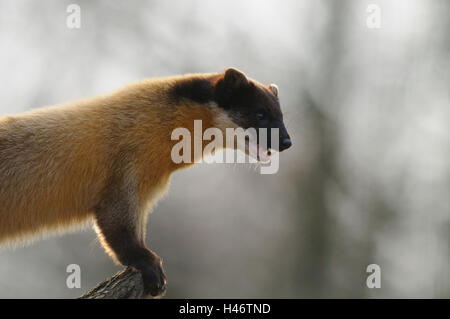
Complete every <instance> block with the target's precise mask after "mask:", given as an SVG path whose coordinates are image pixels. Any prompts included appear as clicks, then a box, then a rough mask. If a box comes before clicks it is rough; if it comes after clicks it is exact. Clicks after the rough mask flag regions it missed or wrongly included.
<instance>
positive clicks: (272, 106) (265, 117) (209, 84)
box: [175, 68, 292, 160]
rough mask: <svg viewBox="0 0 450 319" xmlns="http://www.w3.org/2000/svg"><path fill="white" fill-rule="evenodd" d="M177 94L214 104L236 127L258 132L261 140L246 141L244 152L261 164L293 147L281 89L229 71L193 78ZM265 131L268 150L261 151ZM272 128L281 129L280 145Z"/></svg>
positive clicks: (182, 82) (183, 83)
mask: <svg viewBox="0 0 450 319" xmlns="http://www.w3.org/2000/svg"><path fill="white" fill-rule="evenodd" d="M175 93H176V95H177V96H179V97H184V98H189V99H191V100H193V101H195V102H197V103H210V102H213V103H214V104H216V105H217V106H218V108H219V110H220V113H222V115H224V116H225V117H226V118H228V119H229V120H230V121H231V122H233V124H234V125H233V126H234V127H241V128H243V129H249V128H255V129H256V132H257V136H256V138H255V139H251V138H250V139H249V138H247V139H246V143H245V144H246V145H245V150H244V151H245V152H246V153H247V154H250V155H251V156H253V157H255V158H257V159H258V160H267V159H268V156H270V153H271V150H277V151H283V150H285V149H288V148H289V147H291V145H292V142H291V138H290V136H289V134H288V132H287V130H286V127H285V125H284V122H283V114H282V112H281V109H280V103H279V99H278V87H277V86H276V85H275V84H269V85H268V86H265V85H263V84H261V83H259V82H257V81H254V80H252V79H250V78H248V77H247V76H246V75H245V74H244V73H242V72H241V71H239V70H237V69H234V68H229V69H227V70H226V71H225V72H223V73H220V74H214V75H211V76H206V77H205V76H200V77H196V76H193V77H191V78H189V79H186V80H185V81H180V82H178V84H177V85H176V86H175ZM261 128H265V129H267V146H265V147H263V146H262V145H261V147H260V142H261V136H260V130H259V129H261ZM272 128H277V129H278V132H279V134H278V135H279V136H278V143H275V142H274V140H273V138H274V137H273V136H272V134H271V131H272V130H271V129H272ZM277 144H278V145H277ZM266 148H267V149H266Z"/></svg>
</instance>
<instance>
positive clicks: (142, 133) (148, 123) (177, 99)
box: [107, 74, 235, 172]
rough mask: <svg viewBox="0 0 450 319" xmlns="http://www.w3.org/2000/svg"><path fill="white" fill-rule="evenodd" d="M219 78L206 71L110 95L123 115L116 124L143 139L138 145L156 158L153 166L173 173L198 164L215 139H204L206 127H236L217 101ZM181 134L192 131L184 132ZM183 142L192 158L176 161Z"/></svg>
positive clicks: (132, 85)
mask: <svg viewBox="0 0 450 319" xmlns="http://www.w3.org/2000/svg"><path fill="white" fill-rule="evenodd" d="M217 76H218V75H217V74H205V75H203V74H201V75H186V76H177V77H170V78H163V79H151V80H144V81H141V82H138V83H133V84H130V85H128V86H127V87H125V88H124V89H121V90H119V91H117V92H115V93H114V94H112V95H111V96H109V97H107V99H108V100H111V101H113V104H114V105H115V106H116V107H117V108H118V109H119V110H121V111H120V112H121V113H123V116H120V119H121V121H122V122H121V124H120V125H117V127H118V128H126V130H127V132H121V135H122V134H125V135H126V136H130V135H132V136H135V137H138V138H139V139H140V140H139V141H136V143H137V145H142V146H141V147H139V148H140V149H141V150H142V152H143V153H144V154H143V155H142V156H143V157H146V158H148V159H151V161H150V162H149V165H151V164H152V163H151V162H152V161H153V162H154V161H158V164H157V165H156V166H157V167H163V168H164V169H165V170H167V171H169V172H172V171H174V170H177V169H180V168H184V167H187V166H191V165H192V164H194V163H196V162H198V161H199V160H200V159H201V157H202V155H203V149H204V147H205V146H206V145H207V144H208V143H209V142H210V141H208V140H206V141H204V140H203V135H204V132H205V130H207V129H208V128H213V127H214V128H218V129H220V130H223V132H225V129H226V128H227V127H235V124H234V123H233V122H232V121H231V120H230V119H229V118H228V116H227V115H226V112H225V111H224V110H223V109H222V108H220V107H219V106H218V105H217V103H215V102H214V100H213V85H214V81H215V80H216V79H217ZM199 124H200V125H199ZM180 132H185V133H187V132H188V134H181V135H180V134H179V133H180ZM199 138H200V140H201V142H202V147H201V150H200V152H199V147H198V145H197V146H196V145H194V142H195V141H198V139H199ZM187 139H189V140H187ZM125 140H127V141H129V140H130V139H129V138H126V139H125ZM182 140H185V141H184V142H185V144H184V146H185V147H184V148H183V150H182V151H181V153H183V152H185V151H187V152H189V153H190V154H189V160H185V161H183V162H181V163H177V162H176V161H174V160H173V159H172V157H173V153H172V149H173V147H174V146H175V145H176V144H177V143H179V142H180V141H182ZM185 159H186V157H185ZM163 162H164V163H163ZM153 164H155V163H153Z"/></svg>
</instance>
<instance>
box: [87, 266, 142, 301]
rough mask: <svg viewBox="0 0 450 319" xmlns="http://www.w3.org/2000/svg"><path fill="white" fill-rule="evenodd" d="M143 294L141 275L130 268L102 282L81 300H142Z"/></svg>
mask: <svg viewBox="0 0 450 319" xmlns="http://www.w3.org/2000/svg"><path fill="white" fill-rule="evenodd" d="M143 292H144V285H143V281H142V276H141V273H140V272H138V271H135V270H133V269H131V268H130V267H128V268H125V269H124V270H121V271H119V272H118V273H116V274H115V275H114V276H112V277H111V278H109V279H107V280H105V281H103V282H101V283H100V284H98V285H97V287H95V288H92V289H91V290H89V291H88V292H87V293H85V294H84V295H83V296H81V297H80V298H79V299H140V298H142V296H143Z"/></svg>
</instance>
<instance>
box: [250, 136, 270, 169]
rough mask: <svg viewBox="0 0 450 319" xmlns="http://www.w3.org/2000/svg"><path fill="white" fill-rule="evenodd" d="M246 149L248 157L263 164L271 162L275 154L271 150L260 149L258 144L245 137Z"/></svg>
mask: <svg viewBox="0 0 450 319" xmlns="http://www.w3.org/2000/svg"><path fill="white" fill-rule="evenodd" d="M245 149H246V151H247V154H248V155H250V156H251V157H253V158H255V159H256V160H257V161H259V162H263V163H264V162H269V161H270V157H271V156H272V154H273V151H272V150H271V149H270V148H269V149H264V148H262V147H260V145H259V143H258V142H256V141H252V140H250V138H249V137H248V136H245Z"/></svg>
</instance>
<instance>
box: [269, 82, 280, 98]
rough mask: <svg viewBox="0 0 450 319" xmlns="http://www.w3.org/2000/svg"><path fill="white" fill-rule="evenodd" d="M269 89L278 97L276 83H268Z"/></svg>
mask: <svg viewBox="0 0 450 319" xmlns="http://www.w3.org/2000/svg"><path fill="white" fill-rule="evenodd" d="M269 90H270V91H271V92H272V93H273V95H275V96H276V97H278V86H277V85H276V84H273V83H272V84H269Z"/></svg>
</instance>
